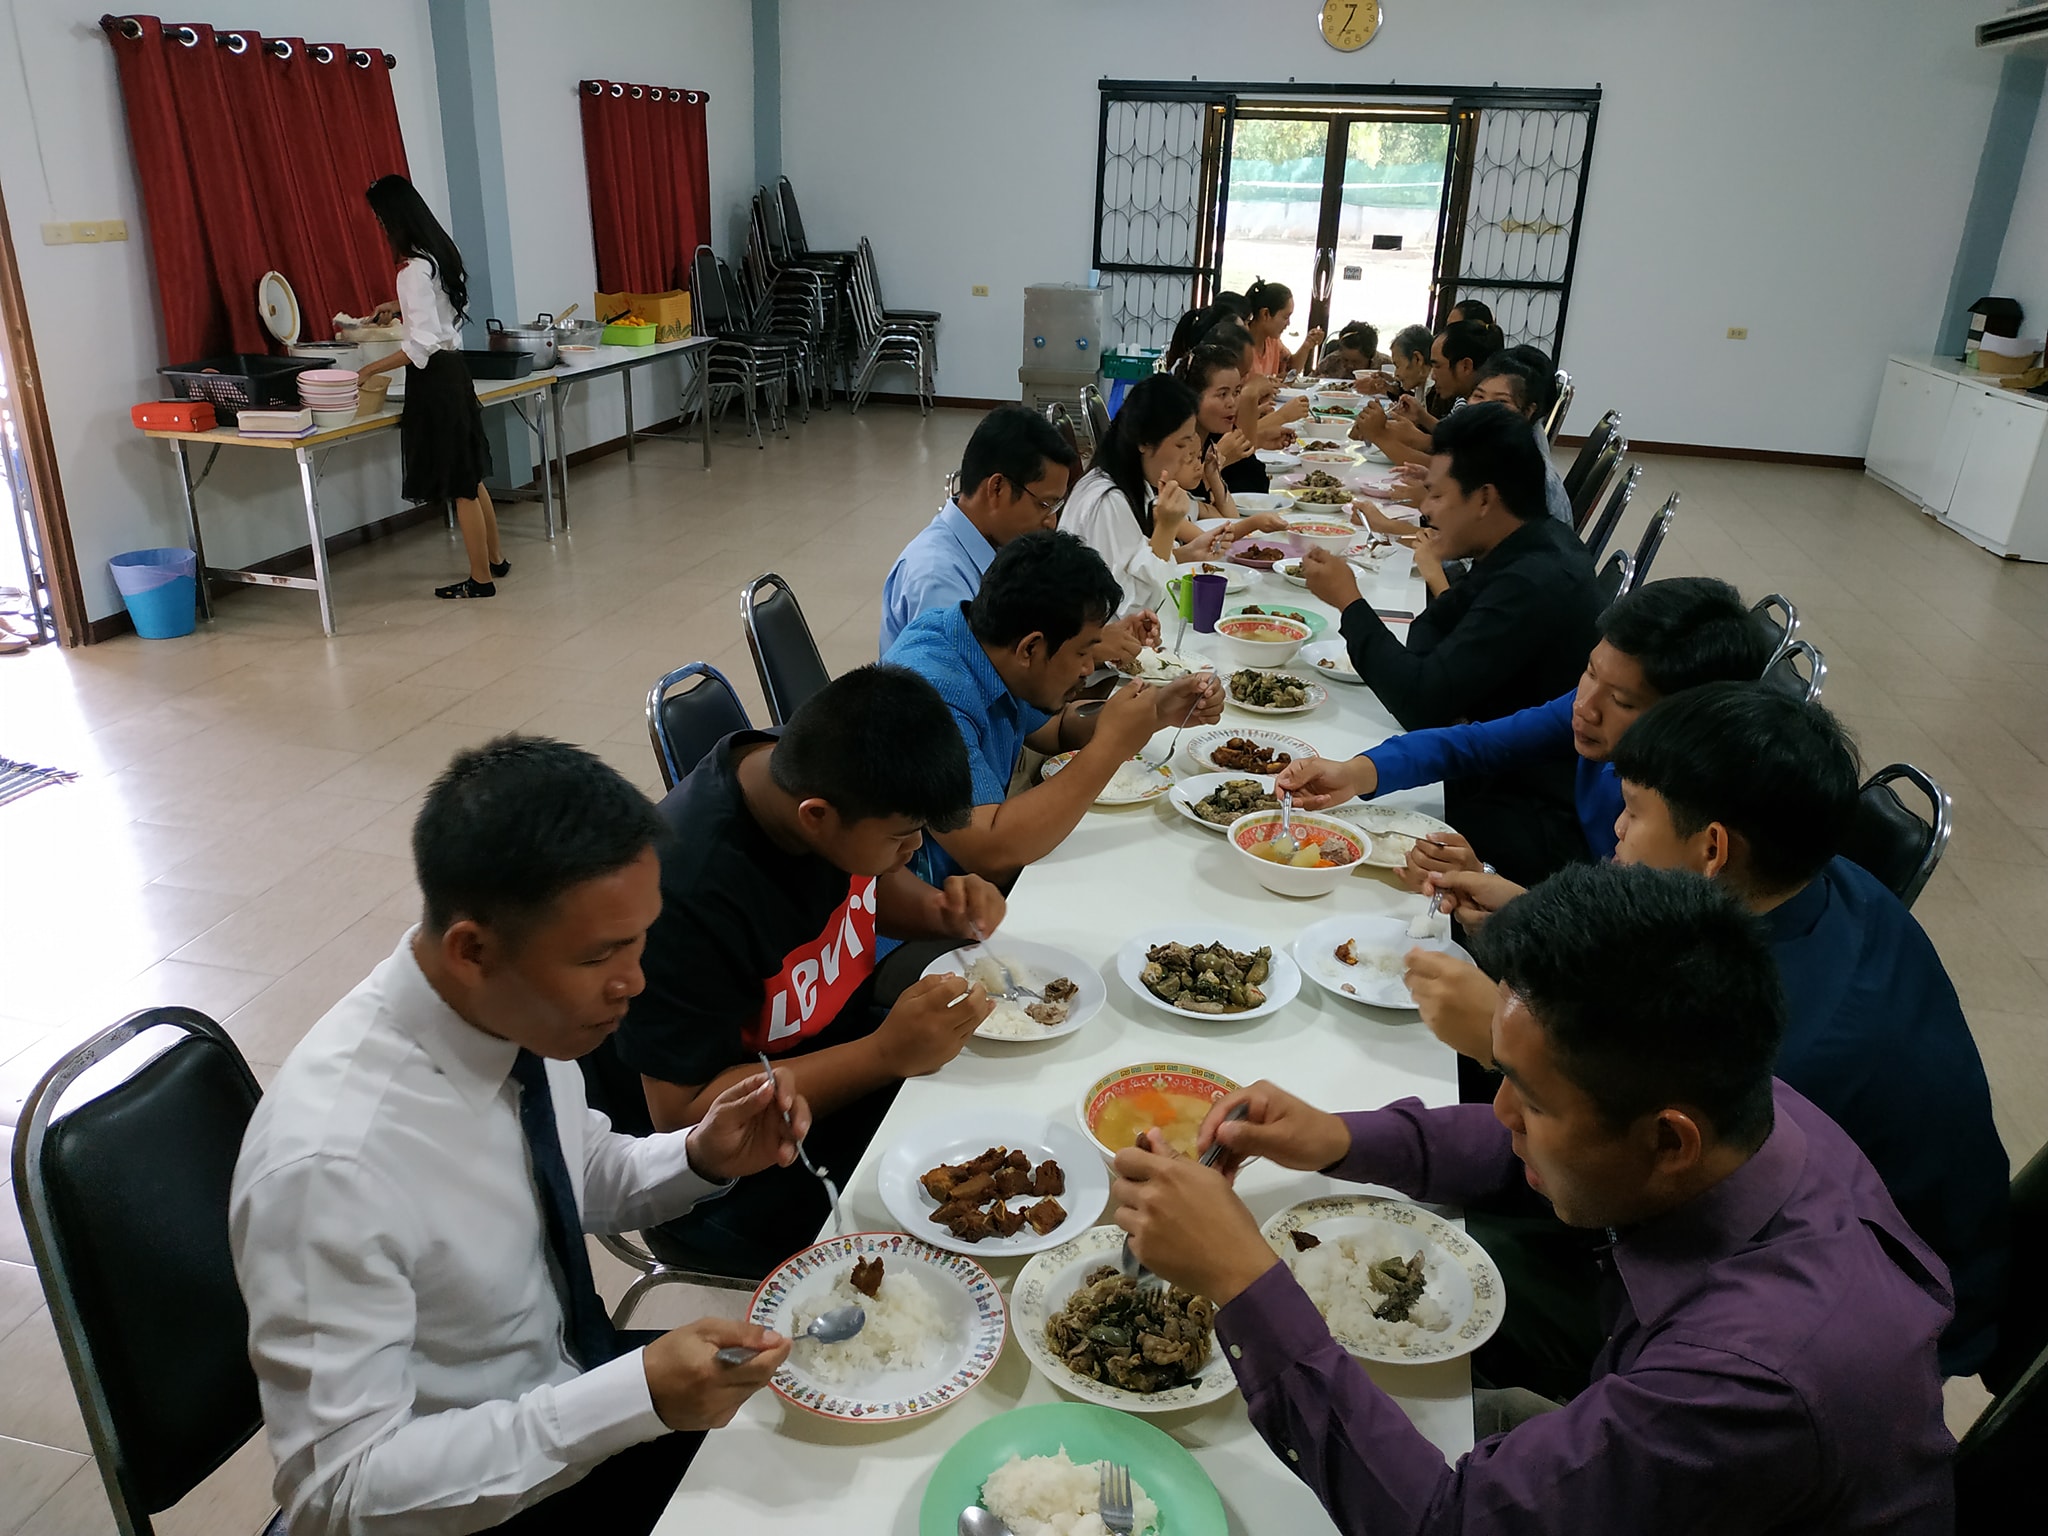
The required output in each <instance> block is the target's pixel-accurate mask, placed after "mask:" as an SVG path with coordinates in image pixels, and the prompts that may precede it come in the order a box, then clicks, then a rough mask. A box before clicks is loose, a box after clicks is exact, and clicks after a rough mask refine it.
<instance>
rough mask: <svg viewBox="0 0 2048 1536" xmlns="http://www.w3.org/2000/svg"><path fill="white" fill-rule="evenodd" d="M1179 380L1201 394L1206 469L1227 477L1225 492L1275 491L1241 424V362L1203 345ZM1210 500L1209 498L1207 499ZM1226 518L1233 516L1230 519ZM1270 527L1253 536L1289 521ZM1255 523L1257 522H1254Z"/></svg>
mask: <svg viewBox="0 0 2048 1536" xmlns="http://www.w3.org/2000/svg"><path fill="white" fill-rule="evenodd" d="M1173 376H1174V377H1175V378H1177V379H1179V380H1180V381H1181V382H1182V383H1183V384H1185V385H1187V387H1188V388H1189V389H1191V390H1193V391H1194V392H1195V401H1196V404H1195V424H1196V425H1197V426H1198V427H1200V428H1201V432H1202V463H1203V466H1204V468H1205V469H1206V468H1207V467H1208V466H1209V465H1211V464H1212V463H1213V465H1214V466H1215V467H1216V469H1218V470H1219V471H1221V473H1222V476H1223V484H1224V487H1225V489H1227V490H1229V491H1231V492H1234V493H1245V494H1253V493H1256V494H1260V495H1263V494H1264V493H1265V492H1267V491H1269V490H1270V489H1272V483H1271V481H1270V480H1269V479H1268V478H1267V476H1266V466H1265V465H1263V464H1261V463H1260V462H1259V458H1258V455H1257V454H1255V453H1254V452H1252V440H1251V438H1250V437H1249V436H1247V435H1246V434H1245V433H1244V432H1243V431H1241V430H1240V429H1239V427H1238V424H1237V411H1238V396H1239V394H1240V393H1241V391H1242V390H1243V387H1244V385H1243V379H1244V374H1243V373H1242V372H1241V371H1240V359H1239V358H1238V357H1237V356H1236V355H1235V354H1233V353H1232V352H1231V350H1230V349H1229V348H1228V347H1216V346H1208V345H1203V346H1199V347H1197V348H1195V349H1194V351H1192V352H1190V353H1189V354H1188V355H1187V356H1186V357H1184V358H1182V359H1181V360H1180V363H1179V365H1178V366H1177V367H1175V368H1174V369H1173ZM1205 499H1206V498H1205ZM1218 512H1219V513H1220V514H1221V515H1224V516H1228V515H1229V514H1228V513H1222V512H1221V509H1220V508H1219V509H1218ZM1265 516H1266V518H1268V519H1270V521H1264V522H1256V524H1255V526H1251V527H1248V528H1247V531H1255V532H1262V533H1263V532H1273V531H1277V530H1279V529H1280V528H1282V527H1285V526H1286V520H1285V519H1284V518H1281V517H1278V516H1276V515H1275V514H1272V513H1267V514H1265ZM1248 521H1251V520H1248Z"/></svg>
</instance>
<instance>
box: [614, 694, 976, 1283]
mask: <svg viewBox="0 0 2048 1536" xmlns="http://www.w3.org/2000/svg"><path fill="white" fill-rule="evenodd" d="M971 782H972V781H971V779H970V778H969V774H968V768H967V754H966V752H965V751H964V750H963V749H962V747H961V744H960V735H959V732H958V731H957V730H955V729H954V726H953V717H952V716H951V714H949V713H948V712H947V709H946V706H945V704H944V702H943V701H941V700H940V698H939V696H938V695H937V694H936V693H934V692H933V691H932V689H931V687H930V685H929V684H927V683H925V682H924V681H923V680H922V679H920V678H918V677H915V676H913V675H912V674H910V673H909V672H906V671H905V670H904V669H903V668H901V667H890V666H866V667H860V668H857V669H856V670H854V671H852V672H849V673H846V674H845V675H844V676H841V677H836V678H834V679H833V680H832V681H831V682H830V683H828V684H826V685H825V687H824V688H822V689H820V690H819V691H818V692H817V693H815V694H813V695H812V696H811V697H810V698H809V699H808V700H806V701H805V703H804V705H803V707H802V708H801V709H799V710H798V711H797V712H796V714H795V715H794V716H793V717H792V718H791V719H790V722H789V724H788V725H786V726H784V727H782V728H781V730H779V731H736V732H734V733H733V734H732V735H730V736H728V737H726V738H725V739H724V740H722V741H720V742H719V743H718V744H717V745H716V746H714V747H713V748H712V749H711V751H710V752H708V753H706V754H705V756H704V759H703V761H702V762H700V763H698V764H697V766H696V767H695V768H694V769H693V770H692V771H691V772H690V773H689V774H688V775H687V776H685V777H684V779H683V780H682V781H681V782H680V783H679V784H677V785H676V787H675V788H674V789H672V790H670V791H669V792H668V796H667V798H666V799H664V800H663V801H662V802H661V808H660V809H661V816H662V819H663V821H664V822H666V823H667V825H668V827H669V828H670V830H671V832H672V834H673V846H674V851H673V852H671V853H670V855H669V856H668V858H667V859H666V860H664V862H663V865H662V871H661V877H662V878H661V915H660V918H659V919H658V920H657V921H656V922H655V924H654V926H653V928H652V929H651V930H650V932H649V933H648V936H647V955H646V960H645V965H646V970H647V990H646V991H645V992H644V993H643V994H642V995H641V996H640V998H639V999H638V1000H637V1001H635V1003H634V1005H633V1008H632V1011H631V1012H630V1013H629V1014H628V1015H627V1016H626V1022H625V1026H624V1028H623V1029H621V1030H620V1032H619V1054H620V1055H621V1056H622V1057H623V1058H624V1059H625V1061H626V1063H627V1065H629V1066H630V1067H632V1068H633V1069H634V1070H635V1071H637V1072H639V1073H640V1074H641V1078H642V1081H643V1083H644V1085H645V1088H646V1093H647V1106H648V1110H649V1113H650V1114H651V1116H652V1118H653V1121H654V1124H655V1125H656V1126H658V1127H661V1128H663V1129H668V1128H672V1127H675V1126H683V1125H691V1124H694V1123H695V1122H696V1120H697V1119H698V1117H699V1116H701V1115H702V1114H703V1113H704V1111H705V1108H706V1106H707V1105H709V1104H711V1103H713V1102H715V1100H716V1099H717V1097H718V1095H719V1094H721V1093H723V1092H725V1091H726V1089H727V1088H728V1087H729V1085H731V1084H732V1083H734V1082H736V1081H740V1080H743V1079H744V1078H745V1077H746V1076H747V1075H748V1074H749V1073H752V1072H754V1071H756V1070H757V1068H756V1067H755V1065H754V1063H755V1062H756V1061H757V1059H758V1058H759V1056H760V1055H761V1054H762V1053H764V1052H765V1053H766V1054H767V1055H769V1056H771V1057H774V1058H777V1059H779V1060H780V1061H781V1062H782V1063H783V1066H784V1068H785V1069H786V1070H787V1071H788V1072H789V1073H790V1075H791V1076H792V1078H793V1079H794V1080H795V1082H796V1084H797V1086H798V1088H799V1089H800V1090H801V1091H802V1092H803V1093H804V1095H805V1096H806V1097H807V1098H808V1099H809V1100H810V1102H811V1105H812V1108H813V1109H814V1110H815V1112H816V1114H817V1128H816V1129H815V1130H814V1131H813V1132H812V1135H811V1139H810V1141H809V1143H808V1151H809V1153H810V1158H811V1161H812V1162H813V1163H815V1164H817V1165H818V1166H820V1167H824V1168H829V1169H832V1170H834V1171H836V1172H837V1173H838V1174H839V1175H840V1176H841V1177H842V1178H843V1177H844V1176H845V1175H846V1174H848V1173H850V1172H851V1171H852V1169H853V1166H854V1164H855V1163H856V1162H858V1161H859V1160H860V1156H861V1153H862V1152H863V1151H864V1150H865V1149H866V1147H867V1143H868V1140H869V1138H870V1137H871V1136H872V1135H873V1134H874V1129H875V1127H876V1126H877V1125H879V1124H880V1123H881V1119H882V1116H883V1115H884V1114H886V1113H887V1112H888V1108H889V1104H890V1102H891V1101H892V1100H893V1099H894V1097H895V1092H896V1087H897V1085H898V1084H899V1083H901V1082H902V1080H903V1079H904V1078H906V1077H916V1076H919V1075H921V1074H923V1073H926V1072H935V1071H937V1070H938V1069H939V1068H940V1067H942V1066H944V1065H945V1064H946V1063H947V1062H949V1061H951V1060H952V1059H953V1057H954V1056H955V1055H957V1054H958V1053H959V1051H960V1048H961V1046H962V1045H964V1044H965V1043H966V1041H967V1037H968V1036H969V1035H971V1034H972V1033H973V1032H974V1029H975V1026H976V1025H977V1024H978V1023H979V1022H980V1021H981V1020H982V1019H983V1018H984V1017H986V1016H987V1014H988V1011H989V1009H990V1007H991V1004H990V1003H989V1002H988V1000H987V998H986V997H985V996H984V995H983V994H982V993H981V992H980V991H979V990H978V989H976V990H975V991H973V992H972V993H971V994H970V995H969V996H968V998H967V1000H966V1001H964V1002H957V1003H956V1001H955V1000H956V999H958V998H960V996H961V994H963V993H968V991H969V989H968V986H967V983H966V982H964V981H963V980H961V979H960V978H959V977H958V976H943V975H942V976H932V977H927V978H924V979H922V980H919V981H916V982H913V983H912V984H911V985H910V986H908V987H906V988H905V989H904V990H903V992H902V994H901V996H900V997H898V998H897V999H896V1001H895V1003H894V1005H893V1006H891V1007H890V1008H888V1009H887V1010H886V1011H884V1010H883V1009H882V1008H880V1007H879V1006H877V1005H876V1004H875V1002H874V971H875V958H876V956H875V949H876V940H877V937H878V936H884V935H885V936H887V937H890V938H895V939H951V940H954V941H956V942H958V941H964V940H968V939H974V938H979V937H981V936H983V935H985V934H989V933H993V932H995V930H996V926H997V925H998V924H999V923H1000V922H1001V921H1002V919H1003V899H1002V896H1001V895H1000V893H998V892H997V891H996V890H995V889H994V888H993V887H992V886H990V885H989V884H988V882H986V881H984V880H978V879H975V878H974V877H972V876H966V877H962V878H957V879H953V880H948V881H946V882H945V883H944V884H943V885H942V886H939V887H934V886H932V885H928V884H926V883H925V882H923V881H921V880H919V879H918V878H917V876H916V875H914V874H913V873H911V871H910V869H909V867H908V866H909V864H910V860H911V858H912V856H913V855H915V854H916V853H917V851H918V848H919V846H920V845H921V844H922V842H923V840H924V837H925V835H926V834H927V833H928V832H936V831H938V830H939V829H941V828H947V827H954V826H958V825H959V824H960V823H961V821H963V820H964V819H965V818H966V816H967V814H968V810H969V807H970V805H971V803H972V802H971V796H970V786H971ZM828 1209H829V1207H828V1204H827V1201H826V1198H825V1194H824V1191H823V1188H822V1187H821V1185H820V1184H819V1182H818V1180H817V1179H816V1178H814V1177H813V1176H812V1175H811V1174H810V1173H809V1172H807V1171H806V1170H804V1169H803V1168H801V1167H780V1168H774V1169H771V1170H769V1171H768V1172H766V1173H764V1174H760V1175H757V1176H756V1177H754V1178H750V1179H744V1180H742V1181H741V1182H740V1184H739V1187H738V1188H736V1189H735V1190H734V1191H733V1192H732V1193H731V1194H729V1195H726V1196H724V1197H723V1198H721V1199H719V1200H716V1201H712V1202H709V1203H707V1204H705V1205H704V1206H702V1207H700V1208H699V1209H697V1210H695V1211H693V1212H691V1213H690V1215H689V1216H688V1217H687V1218H685V1219H684V1220H682V1221H679V1222H671V1223H669V1224H667V1225H666V1226H664V1227H661V1228H657V1229H655V1230H653V1231H651V1232H649V1233H648V1234H647V1235H648V1241H649V1244H650V1246H652V1247H653V1248H654V1250H655V1252H656V1254H657V1255H659V1256H661V1257H662V1258H664V1259H666V1260H668V1261H669V1262H671V1263H674V1264H677V1265H679V1266H681V1267H686V1268H697V1269H710V1270H714V1271H717V1272H719V1273H723V1274H731V1275H737V1276H740V1277H743V1278H748V1277H750V1278H754V1279H758V1278H760V1277H761V1276H762V1275H764V1274H766V1273H767V1272H768V1271H769V1270H770V1269H772V1268H773V1267H774V1266H775V1265H777V1264H779V1263H780V1262H781V1261H782V1260H783V1259H785V1258H787V1257H788V1256H789V1255H790V1254H791V1253H792V1252H794V1251H795V1250H797V1249H799V1248H801V1247H803V1246H804V1245H805V1244H807V1243H809V1242H810V1241H811V1240H812V1238H813V1237H814V1236H815V1234H816V1232H817V1230H818V1226H819V1224H820V1223H821V1222H822V1221H823V1220H824V1219H825V1216H826V1214H827V1212H828Z"/></svg>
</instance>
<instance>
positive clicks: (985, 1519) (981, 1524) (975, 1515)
mask: <svg viewBox="0 0 2048 1536" xmlns="http://www.w3.org/2000/svg"><path fill="white" fill-rule="evenodd" d="M957 1529H958V1531H959V1533H960V1536H1012V1532H1011V1530H1010V1528H1009V1527H1008V1526H1007V1525H1005V1524H1003V1522H1002V1521H1000V1520H998V1519H997V1518H996V1517H995V1516H994V1515H992V1514H990V1513H989V1512H988V1511H987V1510H985V1509H983V1508H982V1507H981V1506H980V1505H979V1504H970V1505H968V1506H967V1507H966V1508H965V1509H963V1510H961V1511H960V1524H959V1526H958V1527H957Z"/></svg>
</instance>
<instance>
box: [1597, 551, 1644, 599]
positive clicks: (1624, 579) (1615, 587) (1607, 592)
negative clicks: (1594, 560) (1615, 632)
mask: <svg viewBox="0 0 2048 1536" xmlns="http://www.w3.org/2000/svg"><path fill="white" fill-rule="evenodd" d="M1635 574H1636V557H1635V556H1634V555H1632V554H1630V553H1629V552H1628V551H1627V550H1625V549H1617V550H1616V551H1615V552H1614V553H1613V554H1611V555H1609V556H1608V557H1607V563H1606V564H1605V565H1603V566H1601V567H1600V574H1599V575H1597V576H1595V577H1594V578H1593V585H1594V587H1595V588H1596V589H1597V590H1598V592H1599V593H1600V611H1601V612H1602V613H1605V612H1606V611H1607V610H1608V609H1610V608H1612V607H1613V606H1614V600H1615V599H1616V598H1618V597H1620V596H1621V594H1622V593H1624V592H1626V591H1627V590H1628V587H1629V583H1630V582H1631V581H1633V580H1634V579H1635Z"/></svg>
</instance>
